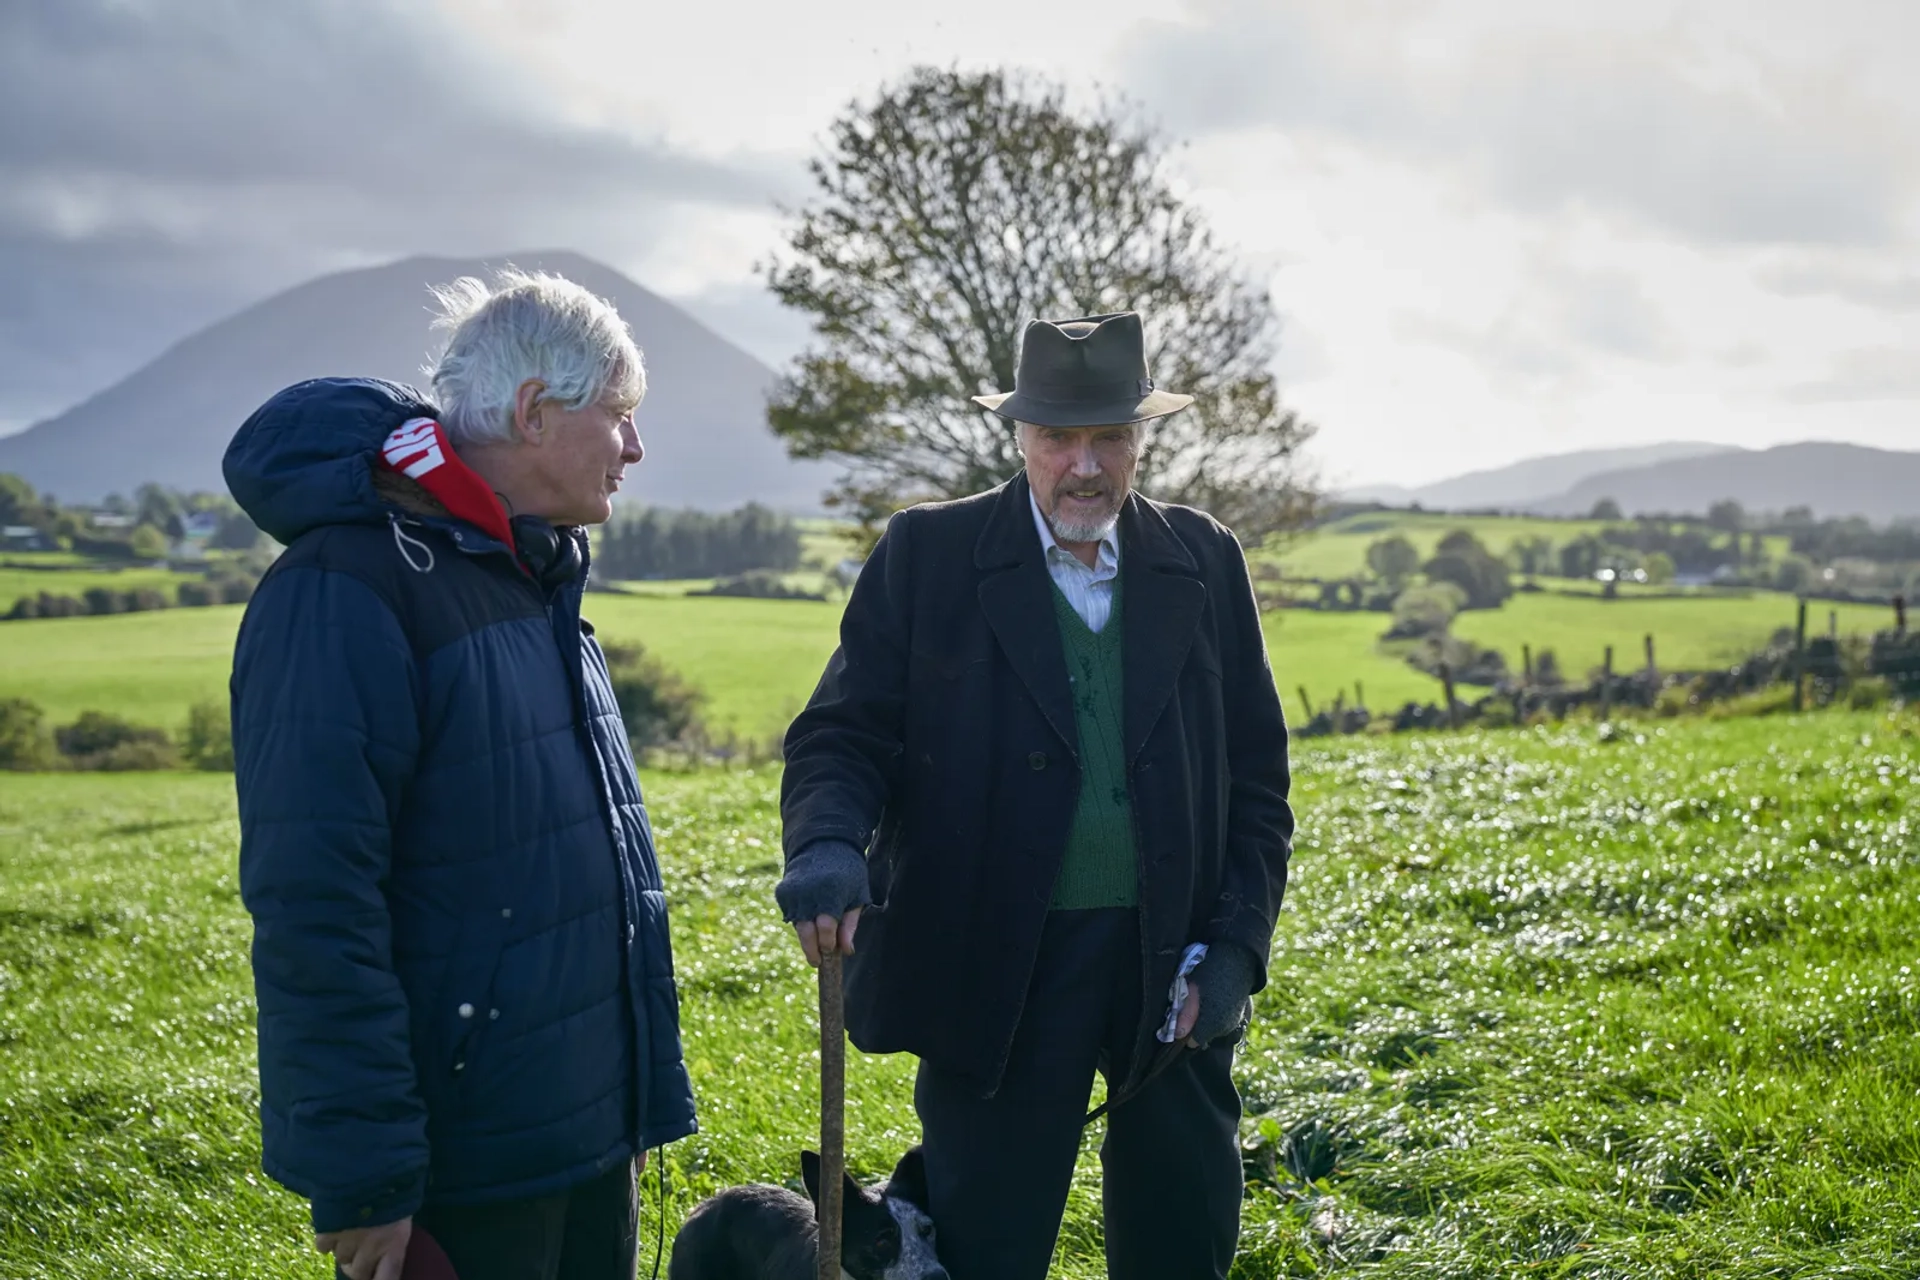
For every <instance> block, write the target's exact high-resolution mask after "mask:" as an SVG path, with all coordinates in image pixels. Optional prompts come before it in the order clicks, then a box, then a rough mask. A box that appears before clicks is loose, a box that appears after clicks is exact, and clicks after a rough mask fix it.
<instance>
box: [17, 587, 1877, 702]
mask: <svg viewBox="0 0 1920 1280" xmlns="http://www.w3.org/2000/svg"><path fill="white" fill-rule="evenodd" d="M688 585H690V584H686V583H646V584H638V586H637V589H638V591H639V592H640V594H635V595H614V594H595V595H591V596H589V597H588V598H587V604H586V614H587V616H588V617H589V618H591V619H592V620H593V621H594V624H595V626H596V627H597V628H598V629H599V632H600V634H601V636H602V637H603V638H605V639H608V640H612V641H638V642H640V643H642V644H644V645H646V646H647V647H648V648H649V649H651V650H652V651H654V652H656V653H658V654H659V655H660V657H661V658H662V659H663V660H664V661H665V662H667V664H668V665H670V666H672V667H674V668H675V669H677V670H679V671H680V672H681V673H682V674H684V675H685V676H686V677H687V678H688V679H690V680H692V681H693V682H694V683H695V684H697V685H699V686H700V687H701V688H703V689H705V690H706V691H707V693H708V703H707V708H706V713H705V714H706V719H707V721H708V723H709V725H710V726H712V727H713V728H714V729H715V730H716V731H729V730H730V731H732V732H734V733H737V734H740V735H742V736H746V737H750V738H760V739H764V738H767V737H770V736H772V735H773V734H775V733H777V732H779V730H780V729H781V728H782V727H784V725H785V724H786V722H787V721H788V720H789V719H791V718H792V716H793V713H794V712H796V711H798V710H799V709H800V707H801V706H802V705H804V704H805V702H806V699H807V696H808V695H809V694H810V693H811V692H812V691H813V685H814V682H815V681H816V680H818V679H819V676H820V670H821V667H822V666H823V665H824V664H825V663H826V660H827V656H828V655H829V654H830V653H832V651H833V647H834V645H835V644H836V643H837V640H838V625H839V616H840V608H841V605H840V604H839V603H838V602H833V601H829V602H825V603H822V602H817V601H803V600H738V599H722V598H714V599H703V598H698V597H689V596H687V595H685V594H684V592H685V589H686V587H687V586H688ZM1828 607H1829V606H1826V605H1823V604H1820V603H1818V602H1816V603H1815V605H1814V606H1813V608H1812V609H1811V610H1810V613H1809V624H1808V625H1809V628H1810V630H1812V631H1813V632H1815V633H1818V632H1821V631H1824V630H1825V629H1826V626H1827V609H1828ZM1838 609H1839V616H1840V627H1841V630H1842V632H1843V633H1845V634H1864V633H1869V632H1871V631H1873V630H1875V629H1877V628H1879V627H1882V626H1885V625H1888V623H1889V621H1890V619H1889V618H1888V617H1887V616H1886V615H1885V614H1883V612H1882V611H1881V610H1879V609H1876V608H1871V607H1868V606H1865V605H1842V606H1839V607H1838ZM241 612H242V610H241V608H240V606H220V607H216V608H210V609H168V610H162V611H160V612H156V613H139V614H121V615H117V616H109V617H103V618H49V619H42V620H36V621H30V622H9V623H0V697H28V698H32V699H34V700H35V701H36V702H38V703H40V704H41V706H43V707H44V708H45V709H46V710H47V713H48V715H49V716H51V717H52V718H53V719H54V720H55V721H64V720H69V719H71V718H72V717H74V716H76V715H78V714H79V713H80V712H82V711H85V710H89V709H96V710H107V711H116V712H118V713H119V714H122V715H125V716H127V717H129V718H131V719H133V720H136V721H141V722H144V723H150V724H158V725H162V726H168V727H175V726H178V725H179V724H181V723H183V722H184V721H185V719H186V713H187V707H189V706H190V705H191V704H193V703H194V702H196V701H200V700H203V699H213V700H215V701H220V700H222V699H224V698H225V696H226V684H227V673H228V671H229V670H230V668H231V664H232V655H233V637H234V633H235V630H236V629H237V628H238V626H239V620H240V615H241ZM1793 618H1794V601H1793V600H1792V598H1791V597H1788V596H1783V595H1779V594H1776V593H1771V592H1757V593H1754V594H1752V595H1749V596H1740V597H1733V596H1728V597H1688V598H1677V599H1658V598H1643V597H1637V596H1631V595H1628V596H1623V597H1621V598H1620V599H1618V600H1611V601H1608V600H1601V599H1599V598H1598V597H1577V596H1565V595H1558V594H1553V593H1547V592H1542V593H1539V594H1530V595H1520V596H1516V597H1514V598H1513V599H1512V600H1510V601H1509V602H1508V603H1507V605H1506V607H1505V608H1503V609H1500V610H1496V611H1492V612H1484V613H1467V614H1462V615H1461V616H1460V618H1459V619H1458V621H1457V622H1456V623H1455V624H1454V628H1455V631H1456V632H1457V633H1458V634H1460V635H1462V636H1464V637H1467V638H1469V639H1472V640H1474V641H1476V642H1478V643H1480V644H1484V645H1492V646H1494V647H1496V648H1499V649H1500V650H1502V651H1503V652H1504V653H1505V654H1506V655H1507V659H1508V663H1509V665H1510V667H1511V668H1512V669H1514V670H1516V671H1517V670H1519V668H1520V662H1521V646H1522V645H1528V644H1530V645H1532V646H1533V648H1534V651H1535V652H1536V653H1538V652H1539V651H1540V650H1541V649H1542V648H1551V649H1553V650H1554V651H1555V655H1556V657H1557V658H1558V659H1559V661H1560V665H1561V669H1562V670H1563V671H1565V672H1567V673H1568V674H1569V675H1571V676H1576V677H1578V676H1582V675H1584V674H1585V672H1586V671H1587V670H1588V669H1589V668H1591V667H1596V666H1598V665H1599V664H1600V661H1601V658H1602V655H1603V651H1604V647H1605V646H1606V645H1609V644H1611V645H1613V646H1614V662H1615V665H1616V667H1617V668H1618V669H1621V670H1626V669H1628V668H1637V667H1638V666H1639V665H1640V664H1641V661H1642V658H1641V653H1642V647H1641V637H1642V636H1644V635H1646V634H1647V633H1648V632H1651V633H1653V635H1654V636H1655V640H1656V646H1657V657H1658V659H1659V661H1660V664H1661V665H1662V666H1663V667H1665V668H1667V669H1670V670H1679V669H1703V668H1706V667H1712V666H1718V665H1721V664H1723V663H1728V662H1731V661H1733V660H1735V659H1737V658H1739V657H1741V656H1743V655H1744V654H1747V653H1749V652H1751V651H1752V650H1754V649H1755V648H1757V647H1759V646H1760V645H1762V644H1764V643H1765V642H1766V640H1767V638H1768V637H1769V636H1770V635H1772V634H1773V632H1774V630H1775V629H1776V628H1778V627H1782V626H1790V625H1792V623H1793ZM1265 625H1266V631H1267V646H1268V649H1269V651H1270V652H1271V654H1272V660H1273V667H1274V676H1275V679H1276V681H1277V683H1278V684H1279V687H1280V693H1281V696H1282V698H1283V699H1285V700H1286V701H1287V703H1288V704H1289V706H1290V707H1294V706H1297V703H1298V695H1297V693H1296V692H1295V691H1296V689H1298V688H1299V687H1301V686H1304V687H1305V688H1306V690H1307V695H1308V698H1309V699H1310V700H1311V701H1312V703H1313V705H1314V706H1315V708H1316V709H1317V708H1318V707H1320V706H1321V705H1323V704H1324V703H1326V702H1328V701H1330V700H1331V699H1332V698H1333V697H1334V695H1335V693H1336V692H1339V691H1342V690H1344V691H1345V692H1346V695H1347V698H1348V700H1349V701H1352V699H1353V697H1354V684H1355V682H1359V683H1360V684H1362V685H1363V686H1364V687H1365V693H1366V700H1367V704H1368V705H1369V706H1370V707H1373V708H1375V709H1376V710H1379V709H1394V708H1398V707H1399V706H1400V705H1401V704H1402V703H1404V702H1407V701H1410V700H1413V701H1422V702H1425V701H1436V700H1438V699H1439V697H1440V692H1439V686H1438V683H1437V682H1436V681H1434V680H1433V679H1432V678H1430V677H1428V676H1425V675H1423V674H1421V673H1420V672H1418V671H1416V670H1414V669H1413V668H1412V667H1409V666H1408V665H1406V663H1404V662H1402V661H1400V660H1399V659H1397V658H1394V657H1391V656H1388V655H1386V654H1383V653H1381V652H1379V650H1378V647H1377V644H1376V642H1377V640H1378V638H1379V636H1380V633H1381V632H1382V631H1384V630H1385V629H1386V627H1387V625H1388V619H1387V617H1386V615H1384V614H1378V613H1321V612H1317V611H1314V610H1306V609H1287V610H1281V611H1278V612H1274V613H1269V614H1268V615H1267V616H1266V622H1265Z"/></svg>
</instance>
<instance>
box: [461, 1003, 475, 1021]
mask: <svg viewBox="0 0 1920 1280" xmlns="http://www.w3.org/2000/svg"><path fill="white" fill-rule="evenodd" d="M460 1016H461V1017H463V1018H471V1017H472V1016H473V1006H472V1005H470V1004H463V1005H461V1006H460Z"/></svg>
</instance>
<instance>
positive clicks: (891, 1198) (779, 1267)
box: [667, 1146, 947, 1280]
mask: <svg viewBox="0 0 1920 1280" xmlns="http://www.w3.org/2000/svg"><path fill="white" fill-rule="evenodd" d="M800 1173H801V1176H802V1178H803V1179H804V1180H805V1182H806V1186H807V1196H811V1197H812V1199H808V1198H807V1196H802V1195H800V1194H799V1193H797V1192H794V1191H789V1190H787V1189H786V1188H785V1187H770V1186H765V1185H754V1186H749V1187H729V1188H728V1189H727V1190H725V1191H722V1192H721V1193H720V1194H719V1195H716V1196H713V1197H711V1198H710V1199H707V1200H703V1201H701V1202H700V1204H699V1205H698V1206H697V1207H696V1208H695V1209H694V1211H693V1212H692V1213H691V1214H690V1215H688V1217H687V1221H686V1225H685V1226H683V1227H681V1228H680V1234H679V1235H677V1236H675V1237H674V1238H673V1261H672V1262H671V1263H670V1264H668V1267H667V1280H814V1277H815V1273H816V1272H817V1271H818V1269H819V1257H820V1254H819V1242H820V1232H819V1226H818V1224H817V1223H815V1221H814V1216H813V1206H814V1204H815V1202H817V1201H818V1200H819V1198H820V1157H819V1156H817V1155H815V1154H814V1153H813V1152H811V1151H803V1152H801V1153H800ZM840 1221H841V1224H842V1225H841V1231H840V1241H841V1244H840V1275H841V1277H842V1280H947V1271H946V1268H945V1267H942V1266H941V1265H940V1259H939V1258H938V1257H936V1256H935V1255H934V1251H933V1219H932V1218H929V1217H928V1216H927V1174H926V1167H925V1165H924V1164H923V1163H922V1161H921V1158H920V1148H919V1147H917V1146H916V1147H910V1148H908V1150H907V1154H905V1155H904V1156H901V1157H900V1163H899V1164H898V1165H896V1166H895V1167H894V1170H893V1176H892V1177H891V1178H889V1179H887V1181H886V1184H885V1185H884V1186H880V1187H876V1188H872V1189H869V1188H866V1187H863V1186H861V1185H860V1184H859V1183H857V1182H855V1181H854V1180H853V1177H852V1175H851V1174H849V1175H848V1176H847V1180H846V1199H845V1205H844V1208H843V1210H842V1212H841V1217H840Z"/></svg>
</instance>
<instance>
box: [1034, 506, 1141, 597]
mask: <svg viewBox="0 0 1920 1280" xmlns="http://www.w3.org/2000/svg"><path fill="white" fill-rule="evenodd" d="M1027 504H1028V505H1029V506H1031V507H1032V508H1033V527H1034V528H1036V529H1038V530H1039V531H1040V550H1041V553H1042V554H1043V555H1045V556H1046V558H1047V559H1048V560H1049V561H1058V560H1061V559H1062V558H1063V557H1064V558H1065V559H1066V560H1071V561H1073V563H1074V564H1075V565H1078V566H1079V567H1080V568H1081V569H1085V570H1086V571H1087V572H1088V573H1091V574H1092V575H1093V580H1094V581H1095V582H1104V581H1106V580H1107V579H1108V578H1112V577H1115V576H1117V575H1118V574H1119V572H1120V525H1119V522H1118V521H1116V522H1115V523H1114V526H1113V528H1111V529H1109V530H1107V532H1106V535H1105V536H1104V537H1102V538H1101V539H1100V550H1099V551H1098V552H1097V553H1095V555H1094V560H1093V567H1092V568H1091V569H1088V568H1087V566H1086V565H1085V564H1083V563H1082V562H1081V560H1080V557H1079V556H1076V555H1074V554H1073V552H1071V551H1069V550H1067V549H1066V548H1065V547H1063V546H1061V545H1060V540H1059V539H1058V538H1056V537H1054V536H1053V526H1052V525H1050V524H1048V523H1047V518H1046V517H1045V516H1043V515H1041V514H1040V499H1039V498H1037V497H1035V496H1034V493H1033V490H1032V488H1028V490H1027Z"/></svg>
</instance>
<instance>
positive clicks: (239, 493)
mask: <svg viewBox="0 0 1920 1280" xmlns="http://www.w3.org/2000/svg"><path fill="white" fill-rule="evenodd" d="M438 414H439V410H438V409H436V408H434V406H433V405H432V404H431V403H430V402H429V401H428V400H427V399H426V397H424V396H423V395H421V394H420V393H419V392H418V391H415V390H414V389H413V388H412V387H406V386H402V385H400V384H399V383H395V382H387V381H384V380H382V379H379V378H314V379H312V380H310V381H307V382H299V383H295V384H294V385H293V386H291V387H288V388H286V389H285V390H284V391H280V392H278V393H276V394H275V395H274V396H273V397H272V398H271V399H269V400H268V401H267V402H266V403H265V404H263V405H261V406H260V407H259V408H258V409H256V410H254V411H253V413H252V415H251V416H250V417H248V418H247V420H246V421H245V422H244V423H242V424H241V425H240V430H239V431H238V432H236V433H235V435H234V437H233V441H232V443H230V444H229V445H228V446H227V452H226V456H225V457H224V458H223V459H222V460H221V464H220V465H221V470H222V472H224V474H225V476H226V481H227V489H228V491H229V492H230V493H232V494H233V499H234V501H235V502H238V503H239V504H240V506H241V509H242V510H244V511H245V512H246V513H247V515H248V516H249V517H250V518H251V519H252V520H253V522H254V523H255V524H257V525H259V526H260V528H261V529H263V530H264V531H265V532H266V533H267V535H268V536H269V537H271V538H273V539H274V540H275V541H276V542H279V543H280V544H281V545H283V546H288V545H291V544H292V542H293V540H294V539H295V538H298V537H299V536H300V535H301V534H303V533H306V532H308V531H309V530H312V529H318V528H322V527H324V526H327V525H337V524H382V523H385V521H386V519H387V513H388V512H389V511H390V510H391V509H392V505H391V503H390V502H389V501H388V500H386V499H385V498H383V497H382V496H381V495H380V494H378V493H376V492H375V491H374V486H373V479H372V472H373V468H374V465H375V461H376V459H378V458H379V456H380V446H381V444H382V443H383V442H384V441H385V440H386V438H387V436H388V435H389V434H390V433H391V432H392V431H393V430H394V429H395V428H396V427H398V426H400V425H401V424H402V423H404V422H406V421H407V420H408V419H410V418H432V417H437V416H438Z"/></svg>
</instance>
